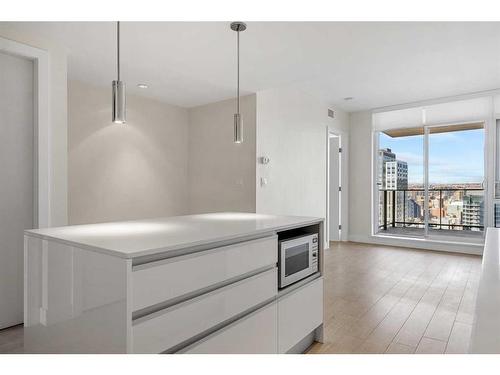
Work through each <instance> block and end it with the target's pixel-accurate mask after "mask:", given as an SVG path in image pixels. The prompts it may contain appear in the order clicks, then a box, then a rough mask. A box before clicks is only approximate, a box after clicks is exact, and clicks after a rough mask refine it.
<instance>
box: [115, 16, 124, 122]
mask: <svg viewBox="0 0 500 375" xmlns="http://www.w3.org/2000/svg"><path fill="white" fill-rule="evenodd" d="M116 67H117V69H116V70H117V76H118V77H117V78H118V79H117V80H116V81H113V83H112V87H113V99H112V100H113V103H112V107H113V109H112V121H113V122H114V123H115V124H125V122H126V121H125V83H123V82H122V81H120V21H118V22H117V23H116Z"/></svg>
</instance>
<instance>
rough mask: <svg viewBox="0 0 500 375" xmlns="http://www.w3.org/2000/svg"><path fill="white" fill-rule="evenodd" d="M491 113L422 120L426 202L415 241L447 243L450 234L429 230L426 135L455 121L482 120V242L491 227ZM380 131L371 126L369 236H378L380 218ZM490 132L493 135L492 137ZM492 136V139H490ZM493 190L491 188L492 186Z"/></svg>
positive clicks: (466, 242)
mask: <svg viewBox="0 0 500 375" xmlns="http://www.w3.org/2000/svg"><path fill="white" fill-rule="evenodd" d="M492 118H493V116H492V117H491V118H489V117H487V118H483V119H471V120H468V121H453V122H442V123H432V124H426V123H425V121H423V124H422V128H423V129H424V134H423V160H422V163H423V169H424V181H423V183H424V201H425V202H426V203H425V204H424V235H423V236H422V237H419V238H418V240H427V241H443V242H449V241H451V240H450V237H449V236H440V235H439V234H436V233H429V228H428V227H429V225H428V223H429V207H428V203H427V202H428V200H429V190H428V188H429V134H430V130H429V129H431V128H433V127H442V126H448V125H456V124H466V123H473V122H477V123H479V122H481V123H483V126H484V127H483V129H484V144H483V153H484V160H483V171H484V180H483V181H484V228H485V231H484V233H483V236H482V239H481V242H482V241H484V238H485V234H486V228H487V227H489V226H491V224H492V222H493V219H492V215H493V212H492V211H493V210H492V209H491V208H490V207H492V203H491V202H492V201H493V199H492V195H493V193H494V192H493V191H492V186H493V187H494V176H493V174H494V173H493V174H492V173H491V169H492V168H494V167H493V166H492V164H494V163H495V156H494V153H495V147H494V145H493V144H492V143H494V142H495V139H496V132H495V130H496V129H495V127H494V126H493V123H494V121H493V120H492ZM379 134H380V131H378V130H373V129H372V147H373V149H372V179H371V181H372V236H377V235H379V234H380V233H379V227H378V222H379V221H378V220H379V195H378V187H377V184H376V180H377V177H376V176H377V175H378V152H377V150H378V149H379ZM492 135H493V136H492ZM490 138H493V139H490ZM493 190H494V188H493ZM384 236H387V237H389V238H399V239H413V238H412V237H405V236H390V235H384ZM462 243H465V244H474V243H478V241H476V240H474V239H467V240H466V241H464V242H462Z"/></svg>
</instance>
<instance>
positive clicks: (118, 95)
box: [112, 81, 126, 124]
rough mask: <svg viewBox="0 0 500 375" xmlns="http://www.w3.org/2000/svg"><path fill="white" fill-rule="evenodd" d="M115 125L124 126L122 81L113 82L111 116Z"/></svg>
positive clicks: (123, 90)
mask: <svg viewBox="0 0 500 375" xmlns="http://www.w3.org/2000/svg"><path fill="white" fill-rule="evenodd" d="M112 121H113V122H114V123H115V124H125V122H126V118H125V84H124V83H123V82H122V81H113V115H112Z"/></svg>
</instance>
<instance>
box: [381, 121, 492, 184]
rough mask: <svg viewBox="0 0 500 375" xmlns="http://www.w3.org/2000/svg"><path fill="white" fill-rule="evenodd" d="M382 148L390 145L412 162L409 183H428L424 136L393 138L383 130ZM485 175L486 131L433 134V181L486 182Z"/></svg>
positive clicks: (393, 150)
mask: <svg viewBox="0 0 500 375" xmlns="http://www.w3.org/2000/svg"><path fill="white" fill-rule="evenodd" d="M379 146H380V148H390V149H391V150H392V152H394V153H395V154H396V159H397V160H402V161H406V162H407V163H408V183H410V184H423V182H424V169H423V159H424V136H423V135H415V136H411V137H400V138H391V137H389V136H387V135H385V134H383V133H380V138H379ZM483 178H484V130H483V129H477V130H464V131H460V132H452V133H451V132H450V133H438V134H430V135H429V183H430V184H458V183H470V182H479V183H480V182H482V181H483Z"/></svg>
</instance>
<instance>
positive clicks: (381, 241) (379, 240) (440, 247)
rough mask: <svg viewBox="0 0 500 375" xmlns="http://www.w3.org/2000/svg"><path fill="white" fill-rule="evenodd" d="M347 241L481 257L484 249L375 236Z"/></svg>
mask: <svg viewBox="0 0 500 375" xmlns="http://www.w3.org/2000/svg"><path fill="white" fill-rule="evenodd" d="M349 241H352V242H360V243H368V244H378V245H388V246H398V247H409V248H413V249H424V250H434V251H446V252H450V253H460V254H472V255H482V254H483V249H484V245H483V244H482V243H465V242H450V241H437V240H429V239H423V238H422V239H420V238H403V237H389V236H377V235H373V236H363V235H349Z"/></svg>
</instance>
